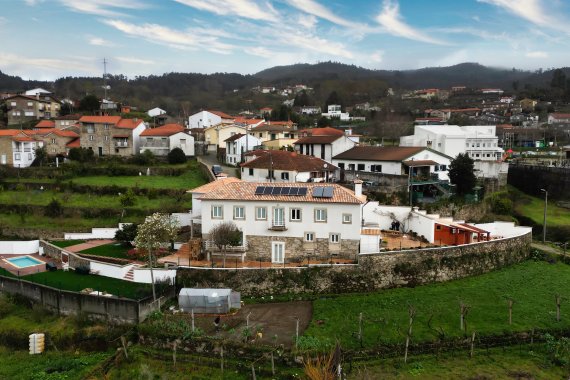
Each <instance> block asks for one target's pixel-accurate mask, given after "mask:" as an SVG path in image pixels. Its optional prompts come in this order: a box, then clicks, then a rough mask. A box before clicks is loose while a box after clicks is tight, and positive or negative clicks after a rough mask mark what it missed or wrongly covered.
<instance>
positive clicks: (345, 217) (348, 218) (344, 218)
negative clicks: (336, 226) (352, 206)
mask: <svg viewBox="0 0 570 380" xmlns="http://www.w3.org/2000/svg"><path fill="white" fill-rule="evenodd" d="M342 223H343V224H351V223H352V214H342Z"/></svg>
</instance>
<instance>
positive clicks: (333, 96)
mask: <svg viewBox="0 0 570 380" xmlns="http://www.w3.org/2000/svg"><path fill="white" fill-rule="evenodd" d="M331 104H338V105H340V106H341V108H344V107H343V103H342V99H341V98H340V96H339V95H338V93H337V92H336V91H333V92H331V93H330V94H329V97H328V98H327V101H326V102H325V109H328V106H330V105H331Z"/></svg>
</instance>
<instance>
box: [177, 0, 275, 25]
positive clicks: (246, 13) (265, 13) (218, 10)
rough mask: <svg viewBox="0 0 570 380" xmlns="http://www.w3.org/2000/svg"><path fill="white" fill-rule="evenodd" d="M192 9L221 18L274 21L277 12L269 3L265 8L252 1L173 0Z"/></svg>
mask: <svg viewBox="0 0 570 380" xmlns="http://www.w3.org/2000/svg"><path fill="white" fill-rule="evenodd" d="M174 1H176V2H178V3H180V4H184V5H187V6H189V7H192V8H196V9H200V10H203V11H207V12H211V13H215V14H218V15H222V16H227V15H231V16H239V17H244V18H250V19H253V20H266V21H276V20H277V16H278V14H277V11H276V10H275V8H273V7H272V6H271V5H270V4H269V3H266V6H265V8H262V7H261V6H260V5H259V4H257V3H256V2H255V1H252V0H174Z"/></svg>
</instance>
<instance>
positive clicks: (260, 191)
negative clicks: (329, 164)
mask: <svg viewBox="0 0 570 380" xmlns="http://www.w3.org/2000/svg"><path fill="white" fill-rule="evenodd" d="M255 195H293V196H305V195H307V188H306V187H288V186H258V187H257V188H256V189H255Z"/></svg>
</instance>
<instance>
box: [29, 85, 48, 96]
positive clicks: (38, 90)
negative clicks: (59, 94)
mask: <svg viewBox="0 0 570 380" xmlns="http://www.w3.org/2000/svg"><path fill="white" fill-rule="evenodd" d="M46 94H51V91H48V90H46V89H44V88H41V87H38V88H34V89H32V90H27V91H26V92H24V95H28V96H36V95H46Z"/></svg>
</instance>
